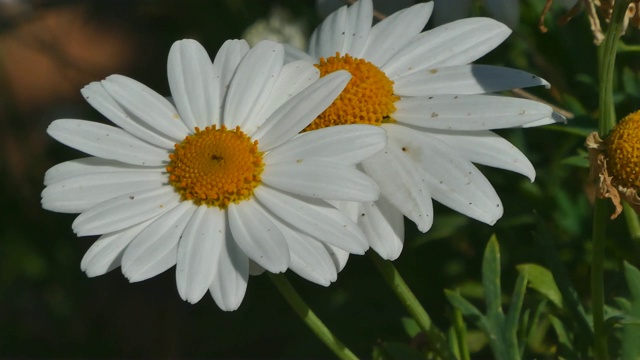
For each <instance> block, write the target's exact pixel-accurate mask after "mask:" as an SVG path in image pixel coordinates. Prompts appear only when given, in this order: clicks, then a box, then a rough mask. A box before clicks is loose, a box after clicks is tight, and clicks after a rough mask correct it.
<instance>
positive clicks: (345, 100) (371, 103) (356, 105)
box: [304, 53, 400, 131]
mask: <svg viewBox="0 0 640 360" xmlns="http://www.w3.org/2000/svg"><path fill="white" fill-rule="evenodd" d="M315 66H316V67H317V68H318V69H319V70H320V76H325V75H327V74H330V73H332V72H334V71H338V70H347V71H349V72H350V73H351V75H352V77H351V80H350V81H349V84H347V87H346V88H345V89H344V90H343V91H342V93H341V94H340V96H338V98H336V100H335V101H334V102H333V104H331V106H329V107H328V108H327V109H326V110H325V111H324V112H323V113H322V114H320V115H319V116H318V117H317V118H316V119H315V120H313V122H312V123H311V124H309V126H307V127H306V128H305V129H304V131H309V130H316V129H321V128H324V127H328V126H333V125H345V124H370V125H381V124H382V123H386V122H393V121H394V120H393V119H392V118H391V114H392V113H393V112H394V111H395V110H396V106H395V105H394V103H395V102H396V101H398V100H399V99H400V97H398V96H397V95H394V94H393V81H391V80H390V79H389V78H388V77H387V75H385V73H384V72H383V71H382V70H380V69H379V68H378V67H377V66H375V65H373V64H372V63H370V62H368V61H366V60H364V59H357V58H353V57H351V56H349V54H346V55H344V56H340V53H336V56H332V57H329V58H327V59H325V58H321V59H320V62H319V63H318V64H317V65H315Z"/></svg>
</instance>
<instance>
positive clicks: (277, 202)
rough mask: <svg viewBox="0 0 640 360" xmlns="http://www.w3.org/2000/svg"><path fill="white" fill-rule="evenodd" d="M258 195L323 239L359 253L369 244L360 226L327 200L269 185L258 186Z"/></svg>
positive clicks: (286, 220)
mask: <svg viewBox="0 0 640 360" xmlns="http://www.w3.org/2000/svg"><path fill="white" fill-rule="evenodd" d="M254 195H255V197H256V199H258V201H259V202H260V203H261V204H262V205H264V207H266V208H267V209H269V210H270V211H271V212H272V213H273V214H275V215H276V216H278V217H279V218H280V219H281V220H283V221H284V223H286V224H289V226H291V227H293V228H295V229H297V230H299V231H302V232H304V233H306V234H308V235H310V236H312V237H314V238H315V239H317V240H319V241H322V242H324V243H328V244H331V245H334V246H337V247H339V248H341V249H343V250H345V251H349V252H351V253H355V254H364V252H365V251H366V250H367V249H368V247H369V246H368V245H367V241H366V239H365V237H364V234H363V233H362V231H361V230H360V229H359V228H358V226H357V225H356V224H355V223H354V222H352V221H351V220H350V219H349V218H348V217H347V216H346V215H344V214H343V213H342V212H340V211H339V210H338V209H336V208H334V207H333V206H330V205H329V204H327V203H326V202H323V201H321V200H315V199H305V198H300V197H296V196H294V195H290V194H284V193H282V192H279V191H277V190H274V189H271V188H269V187H267V186H260V187H258V188H256V189H255V192H254Z"/></svg>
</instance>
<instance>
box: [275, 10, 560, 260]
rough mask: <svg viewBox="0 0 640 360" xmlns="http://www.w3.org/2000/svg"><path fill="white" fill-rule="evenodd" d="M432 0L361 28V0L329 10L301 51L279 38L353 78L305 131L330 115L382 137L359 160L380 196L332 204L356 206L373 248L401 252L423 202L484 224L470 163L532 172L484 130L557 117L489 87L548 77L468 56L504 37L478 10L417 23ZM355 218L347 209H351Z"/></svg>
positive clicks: (425, 223) (365, 17)
mask: <svg viewBox="0 0 640 360" xmlns="http://www.w3.org/2000/svg"><path fill="white" fill-rule="evenodd" d="M432 9H433V3H431V2H430V3H421V4H417V5H414V6H412V7H410V8H407V9H405V10H402V11H399V12H397V13H395V14H393V15H391V16H389V17H387V18H386V19H384V20H382V21H381V22H379V23H378V24H376V25H375V26H373V27H371V21H372V5H371V0H360V1H358V2H356V3H355V4H354V5H352V6H350V7H346V6H344V7H342V8H340V9H339V10H337V11H336V12H334V13H333V14H331V15H330V16H329V17H328V18H327V19H325V20H324V22H323V23H322V24H321V25H320V26H319V27H318V28H317V29H316V30H315V31H314V33H313V34H312V36H311V39H310V41H309V50H308V54H306V53H303V52H300V51H297V50H296V49H293V48H290V47H286V51H287V55H288V57H289V58H290V59H302V60H305V61H309V62H312V63H314V64H315V65H316V67H318V68H319V69H320V72H321V75H326V74H329V73H332V72H334V71H338V70H341V69H344V70H348V71H350V72H351V74H352V75H353V78H352V79H351V81H350V83H349V85H347V87H346V88H345V90H344V92H343V93H342V94H341V95H340V96H339V97H338V99H336V101H335V102H334V104H333V105H332V106H330V107H329V108H328V109H327V110H326V111H325V112H324V113H322V114H321V115H320V116H319V117H318V118H317V119H316V120H315V121H314V122H313V123H312V124H311V125H309V126H308V127H307V128H306V130H313V129H320V128H325V127H327V126H332V125H338V124H346V123H349V124H357V123H367V124H374V125H378V126H380V127H382V128H383V129H385V130H386V132H387V135H388V137H389V141H388V144H387V146H386V147H385V149H384V150H383V151H381V152H380V153H378V154H376V155H374V156H373V157H372V158H370V159H367V160H365V161H363V162H362V164H361V166H362V168H363V169H364V170H365V172H366V173H367V174H369V175H370V176H371V177H373V178H374V179H375V180H376V182H377V183H378V185H379V186H380V189H381V197H380V200H378V201H376V202H368V203H364V204H345V203H340V204H338V206H340V207H341V208H343V209H345V210H346V211H349V213H352V214H357V221H358V223H359V225H360V226H361V228H362V229H363V230H364V232H365V233H366V234H367V237H368V239H369V241H370V244H371V247H372V248H373V249H374V250H375V251H377V252H378V253H379V254H380V255H381V256H382V257H384V258H386V259H392V260H393V259H395V258H397V257H398V256H399V254H400V251H401V250H402V246H403V236H404V229H403V217H402V215H404V216H406V217H408V218H409V219H410V220H412V221H413V222H415V223H416V225H417V226H418V229H420V231H422V232H426V231H428V230H429V228H430V227H431V225H432V222H433V207H432V199H435V200H436V201H438V202H440V203H442V204H444V205H446V206H448V207H450V208H452V209H454V210H456V211H458V212H460V213H462V214H465V215H467V216H469V217H471V218H474V219H477V220H479V221H482V222H485V223H487V224H494V223H495V222H496V221H497V220H498V219H499V218H500V217H501V216H502V212H503V209H502V203H501V201H500V198H499V197H498V195H497V194H496V192H495V190H494V189H493V187H492V186H491V184H490V183H489V181H488V180H487V179H486V178H485V177H484V175H482V173H481V172H480V171H479V170H478V169H477V168H476V166H474V164H473V163H477V164H483V165H488V166H493V167H498V168H502V169H506V170H511V171H515V172H519V173H521V174H524V175H525V176H527V177H529V178H530V179H531V181H533V180H534V177H535V170H534V168H533V166H532V165H531V163H530V162H529V160H528V159H527V158H526V157H525V156H524V155H523V154H522V153H521V152H520V151H519V150H518V149H516V148H515V147H514V146H513V145H511V144H510V143H509V142H507V141H506V140H505V139H503V138H502V137H500V136H498V135H496V134H495V133H493V132H491V131H490V130H491V129H500V128H509V127H519V126H538V125H544V124H549V123H553V122H555V120H554V118H555V116H554V115H552V110H551V108H550V107H549V106H547V105H544V104H541V103H537V102H533V101H529V100H524V99H517V98H510V97H503V96H497V95H493V94H490V93H494V92H499V91H503V90H509V89H514V88H521V87H528V86H538V85H544V86H548V83H547V82H546V81H544V80H543V79H541V78H539V77H537V76H535V75H531V74H528V73H526V72H523V71H519V70H514V69H508V68H502V67H496V66H487V65H471V64H469V63H470V62H472V61H475V60H476V59H478V58H480V57H481V56H483V55H484V54H486V53H487V52H489V51H490V50H492V49H493V48H495V47H496V46H497V45H498V44H500V43H501V42H502V41H503V40H504V39H505V38H506V37H507V36H508V35H509V34H510V32H511V31H510V30H509V28H508V27H506V26H505V25H503V24H501V23H499V22H497V21H495V20H492V19H488V18H471V19H464V20H459V21H456V22H453V23H450V24H447V25H444V26H440V27H437V28H435V29H433V30H429V31H426V32H422V30H423V28H424V27H425V25H426V23H427V20H428V19H429V16H430V15H431V12H432ZM354 216H355V215H354Z"/></svg>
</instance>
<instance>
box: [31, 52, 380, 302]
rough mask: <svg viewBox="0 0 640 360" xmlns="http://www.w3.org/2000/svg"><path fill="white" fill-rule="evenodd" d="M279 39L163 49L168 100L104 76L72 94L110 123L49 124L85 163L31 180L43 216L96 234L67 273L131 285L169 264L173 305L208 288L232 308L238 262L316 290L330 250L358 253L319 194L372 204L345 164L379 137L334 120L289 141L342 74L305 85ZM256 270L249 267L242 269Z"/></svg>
mask: <svg viewBox="0 0 640 360" xmlns="http://www.w3.org/2000/svg"><path fill="white" fill-rule="evenodd" d="M283 63H284V50H283V48H282V45H280V44H277V43H274V42H270V41H265V42H261V43H259V44H258V45H256V47H254V48H252V49H251V50H249V46H248V45H247V43H246V42H245V41H244V40H234V41H227V42H226V43H225V44H224V45H223V46H222V48H221V49H220V51H219V52H218V54H217V56H216V58H215V61H214V62H213V64H212V62H211V60H210V58H209V56H208V55H207V53H206V51H205V50H204V48H203V47H202V46H201V45H200V44H198V43H197V42H196V41H193V40H183V41H179V42H176V43H175V44H174V45H173V47H172V48H171V51H170V53H169V61H168V77H169V85H170V88H171V94H172V96H173V102H174V103H175V106H174V103H172V102H170V101H168V100H167V99H165V98H164V97H162V96H161V95H159V94H157V93H156V92H154V91H153V90H151V89H149V88H148V87H146V86H145V85H143V84H141V83H139V82H136V81H135V80H132V79H130V78H127V77H124V76H119V75H114V76H110V77H108V78H107V79H106V80H104V81H101V82H95V83H92V84H90V85H88V86H86V87H85V88H84V89H83V90H82V94H83V95H84V97H85V98H86V99H87V101H88V102H89V103H90V104H91V105H92V106H93V107H94V108H96V109H97V110H98V111H100V112H101V113H102V114H103V115H104V116H106V117H107V118H108V119H109V120H111V121H113V122H114V123H115V124H116V125H118V126H119V127H114V126H109V125H103V124H100V123H96V122H90V121H84V120H72V119H63V120H56V121H54V122H53V123H52V124H51V125H50V126H49V128H48V130H47V131H48V133H49V134H50V135H51V136H52V137H54V138H55V139H56V140H58V141H60V142H62V143H64V144H66V145H68V146H71V147H73V148H75V149H78V150H80V151H83V152H85V153H87V154H90V155H92V157H88V158H83V159H78V160H72V161H68V162H65V163H62V164H59V165H56V166H54V167H53V168H51V169H50V170H49V171H47V173H46V175H45V185H46V188H45V189H44V191H43V192H42V206H43V207H44V208H45V209H48V210H52V211H58V212H65V213H80V215H79V216H78V217H77V218H76V220H75V221H74V222H73V230H74V232H75V233H77V234H78V235H79V236H89V235H101V236H100V238H99V239H98V241H96V242H95V243H94V244H93V246H92V247H91V248H90V249H89V250H88V251H87V253H86V255H85V256H84V258H83V259H82V264H81V267H82V269H83V270H84V271H85V272H86V273H87V274H88V275H89V276H97V275H102V274H104V273H106V272H107V271H110V270H112V269H114V268H116V267H118V266H121V267H122V272H123V274H124V275H125V276H126V277H127V278H128V279H129V280H130V281H132V282H135V281H142V280H145V279H148V278H151V277H153V276H156V275H158V274H160V273H162V272H163V271H165V270H167V269H169V268H170V267H172V266H173V265H176V283H177V287H178V292H179V293H180V296H181V297H182V299H184V300H186V301H189V302H191V303H195V302H197V301H199V300H200V299H201V298H202V297H203V296H204V294H205V293H206V292H207V290H209V291H210V292H211V295H212V296H213V299H214V300H215V302H216V303H217V304H218V306H219V307H220V308H221V309H223V310H234V309H237V308H238V306H239V305H240V303H241V301H242V299H243V297H244V294H245V290H246V286H247V280H248V276H249V272H250V265H254V266H253V267H257V268H258V269H259V270H260V269H261V268H263V269H266V270H267V271H270V272H273V273H280V272H283V271H285V270H287V269H288V268H289V269H291V270H293V271H294V272H296V273H298V274H299V275H300V276H302V277H304V278H306V279H308V280H310V281H313V282H316V283H318V284H322V285H325V286H326V285H328V284H329V283H331V282H332V281H334V280H336V277H337V268H336V263H337V259H334V256H335V255H334V252H335V251H336V249H340V251H345V252H349V253H354V254H363V253H364V252H365V251H366V250H367V249H368V244H367V240H366V238H365V236H364V234H363V232H362V231H361V230H360V229H359V228H358V227H357V225H355V224H354V223H353V222H352V221H351V220H350V219H349V218H348V217H347V216H346V215H344V214H343V213H342V212H340V211H339V210H337V209H335V208H334V207H332V206H330V205H328V204H327V203H326V201H324V200H323V199H330V200H353V201H374V200H376V199H377V198H378V193H379V190H378V188H377V186H376V184H375V183H374V182H373V180H371V179H370V178H369V177H368V176H366V175H364V174H363V173H362V172H360V171H358V170H357V169H356V167H355V164H357V163H358V162H360V161H361V160H362V159H364V158H366V157H368V156H370V155H372V154H374V153H376V152H378V151H379V150H380V149H382V148H383V147H384V144H385V139H386V135H385V133H384V131H382V130H381V129H378V128H376V127H373V126H361V125H356V126H348V127H343V128H333V129H326V130H327V131H324V132H315V131H314V132H309V133H305V134H301V135H298V133H299V132H300V131H301V130H302V129H303V128H304V127H305V126H307V125H308V124H309V123H310V122H311V121H312V120H313V119H314V118H316V117H317V116H318V115H319V114H320V113H321V112H322V111H323V110H324V109H326V108H327V106H329V104H331V103H332V101H333V100H334V99H335V98H336V96H338V94H340V92H341V91H342V89H343V88H344V87H345V85H346V84H347V83H348V81H349V79H350V75H349V73H348V72H346V71H341V72H337V73H336V74H335V75H333V74H332V76H326V77H323V78H321V79H319V80H318V78H319V72H318V70H317V69H315V68H314V67H313V66H312V65H310V64H308V63H305V62H292V63H288V64H286V65H283ZM255 265H257V266H255Z"/></svg>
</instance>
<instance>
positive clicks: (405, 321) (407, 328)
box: [400, 317, 422, 338]
mask: <svg viewBox="0 0 640 360" xmlns="http://www.w3.org/2000/svg"><path fill="white" fill-rule="evenodd" d="M400 321H402V327H403V328H404V332H405V333H407V335H409V337H411V338H413V337H415V336H416V335H418V334H419V333H421V332H422V330H420V326H418V323H417V322H416V321H415V320H414V319H413V318H410V317H403V318H402V319H400Z"/></svg>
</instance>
